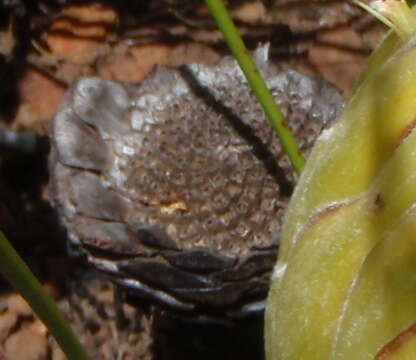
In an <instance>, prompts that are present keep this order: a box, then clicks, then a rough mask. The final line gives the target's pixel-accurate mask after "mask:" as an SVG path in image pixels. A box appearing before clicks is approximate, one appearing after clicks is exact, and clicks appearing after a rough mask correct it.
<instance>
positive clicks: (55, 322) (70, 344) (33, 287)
mask: <svg viewBox="0 0 416 360" xmlns="http://www.w3.org/2000/svg"><path fill="white" fill-rule="evenodd" d="M0 272H1V273H2V274H3V276H4V277H5V278H6V279H7V281H9V282H10V283H11V284H12V285H13V286H14V287H15V288H16V290H17V291H18V292H19V293H20V294H21V295H22V296H23V297H24V298H25V300H26V301H27V302H28V304H29V305H30V306H31V307H32V309H33V310H34V311H35V313H36V314H37V315H38V316H39V318H40V319H41V320H42V321H43V323H44V324H45V325H46V326H47V328H48V329H49V331H50V332H51V334H52V335H53V336H54V338H55V339H56V341H57V342H58V344H59V345H60V346H61V349H62V350H63V352H64V353H65V355H66V356H67V358H68V359H69V360H89V359H90V357H89V356H88V354H87V352H86V351H85V349H84V347H83V346H82V345H81V343H80V342H79V341H78V339H77V337H76V336H75V334H74V332H73V331H72V329H71V327H70V326H69V324H68V322H67V320H66V319H65V317H64V316H63V314H62V313H61V311H60V310H59V309H58V307H57V305H56V304H55V302H54V301H53V300H52V298H51V297H50V296H49V295H48V294H47V293H46V292H45V290H43V288H42V285H41V284H40V282H39V281H38V280H37V279H36V277H35V276H34V275H33V273H32V272H31V271H30V269H29V267H28V266H27V265H26V264H25V263H24V261H23V260H22V259H21V258H20V256H19V255H18V254H17V252H16V251H15V250H14V248H13V247H12V246H11V244H10V243H9V241H8V240H7V238H6V237H5V236H4V234H3V233H2V232H0Z"/></svg>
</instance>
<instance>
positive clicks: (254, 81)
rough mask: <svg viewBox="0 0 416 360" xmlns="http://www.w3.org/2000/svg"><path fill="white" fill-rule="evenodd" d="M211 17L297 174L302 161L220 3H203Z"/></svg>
mask: <svg viewBox="0 0 416 360" xmlns="http://www.w3.org/2000/svg"><path fill="white" fill-rule="evenodd" d="M206 3H207V5H208V7H209V9H210V11H211V14H212V16H213V17H214V19H215V21H216V22H217V25H218V27H219V28H220V30H221V31H222V33H223V34H224V38H225V41H226V42H227V44H228V46H229V48H230V50H231V52H232V54H233V55H234V57H235V58H236V60H237V62H238V64H239V65H240V67H241V69H242V71H243V73H244V75H245V76H246V78H247V81H248V84H249V86H250V88H251V89H252V90H253V92H254V94H255V96H256V97H257V99H258V101H259V102H260V104H261V106H262V108H263V110H264V112H265V113H266V115H267V118H268V119H269V121H270V123H271V125H272V126H273V129H274V130H275V132H276V134H277V136H278V138H279V140H280V142H281V144H282V148H283V151H285V152H286V154H287V155H288V157H289V159H290V161H291V163H292V166H293V168H294V169H295V171H296V172H297V173H298V174H299V173H300V172H301V171H302V169H303V167H304V164H305V160H304V158H303V156H302V154H301V153H300V149H299V145H298V143H297V141H296V139H295V137H294V135H293V133H292V132H291V130H290V129H289V127H288V126H287V124H286V122H285V120H284V116H283V114H282V111H281V110H280V108H279V106H278V105H277V104H276V102H275V101H274V99H273V96H272V94H271V92H270V91H269V89H268V88H267V86H266V83H265V82H264V80H263V78H262V76H261V75H260V72H259V71H258V69H257V67H256V65H255V63H254V61H253V60H252V59H251V56H250V54H249V52H248V50H247V48H246V47H245V45H244V42H243V40H242V39H241V37H240V35H239V34H238V31H237V29H236V27H235V25H234V23H233V20H232V19H231V17H230V15H229V13H228V11H227V9H226V7H225V6H224V3H223V1H222V0H206Z"/></svg>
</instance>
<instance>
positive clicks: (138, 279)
mask: <svg viewBox="0 0 416 360" xmlns="http://www.w3.org/2000/svg"><path fill="white" fill-rule="evenodd" d="M255 57H256V60H257V62H258V65H259V66H260V68H261V70H262V71H263V73H264V75H265V76H266V78H267V81H268V85H269V86H270V88H271V89H272V92H273V94H274V96H275V97H276V98H277V99H279V101H280V102H281V104H282V106H283V108H284V111H285V112H286V113H287V114H288V116H289V120H290V121H289V123H290V126H291V127H292V128H293V130H294V131H295V133H297V135H298V140H299V141H300V144H301V147H302V150H303V151H304V152H305V153H307V150H308V149H309V147H310V146H311V144H312V143H313V140H314V138H315V137H316V135H317V134H318V133H319V132H320V130H321V129H322V128H323V127H324V126H325V125H326V124H327V123H328V122H329V121H331V119H333V118H334V117H335V116H336V114H337V113H338V111H339V109H340V106H341V103H342V101H341V97H340V96H339V94H338V93H337V92H336V91H335V89H334V88H332V87H331V86H329V85H328V84H326V83H324V82H322V81H319V80H316V79H311V78H308V77H305V76H302V75H300V74H298V73H296V72H293V71H286V72H285V71H281V70H280V69H279V68H277V67H275V66H273V65H271V64H270V63H269V62H268V51H267V47H264V48H261V49H259V50H258V51H257V52H256V55H255ZM51 139H52V143H53V151H52V154H51V159H50V166H51V177H52V182H51V191H52V194H53V196H54V202H55V205H56V206H57V208H58V209H59V211H60V216H61V219H62V221H63V223H64V225H65V226H66V227H67V229H68V232H69V234H70V238H71V241H72V243H73V244H74V245H75V246H80V247H81V251H82V252H85V254H86V256H87V258H88V260H89V261H90V263H91V264H93V265H94V266H96V267H97V268H99V269H100V270H103V271H105V272H106V273H108V274H110V275H111V276H112V278H113V279H114V280H115V281H117V282H118V283H120V284H122V285H123V286H124V287H126V288H128V289H130V291H131V292H133V293H135V294H136V295H137V296H142V297H150V298H151V299H152V300H153V301H156V302H160V303H162V304H164V305H167V306H170V307H171V308H174V309H178V310H185V311H190V312H196V313H198V312H201V313H204V312H205V313H211V314H214V315H215V314H221V315H223V314H224V313H229V314H231V313H234V312H236V313H238V312H239V313H244V312H251V311H258V310H260V309H261V308H262V306H263V303H262V300H263V299H264V297H265V294H266V292H267V289H268V280H269V276H270V270H271V267H272V264H273V262H274V259H275V251H276V247H277V245H278V237H277V233H278V231H279V229H280V217H281V214H282V212H283V210H284V207H285V205H286V202H287V199H288V196H289V194H290V191H291V186H292V185H291V183H292V181H293V174H292V173H291V170H290V165H289V164H288V161H287V159H286V157H285V156H284V155H283V154H282V151H281V148H280V144H279V142H278V140H277V138H276V137H275V135H274V133H273V130H272V128H271V126H270V125H269V124H268V122H267V121H266V119H265V116H264V114H263V112H262V111H261V109H260V107H259V105H257V104H256V102H255V101H254V100H253V99H252V97H251V95H250V92H249V91H248V89H247V86H246V83H245V79H244V77H243V75H242V73H241V70H240V69H239V67H238V66H237V64H236V62H235V61H234V60H232V59H231V58H225V59H224V60H222V61H221V62H220V63H219V64H218V65H216V66H212V67H209V66H204V65H191V66H188V67H187V68H186V69H183V70H175V69H168V68H164V67H159V68H157V70H156V71H155V72H154V73H153V74H152V75H151V76H149V77H148V78H147V79H146V80H145V81H144V82H143V83H142V84H141V85H140V86H137V87H134V86H127V85H123V84H120V83H114V82H110V81H106V80H103V79H94V78H90V79H82V80H80V81H79V82H78V83H77V84H75V85H74V87H73V88H72V89H71V90H70V93H69V94H68V95H67V97H66V101H65V103H64V104H63V105H62V107H61V111H60V112H59V114H58V115H57V116H56V117H55V120H54V122H53V126H52V131H51ZM182 203H183V204H186V211H183V209H182V208H183V206H182V205H181V206H180V207H179V208H178V209H175V210H176V211H166V208H165V206H166V204H182ZM161 205H162V206H161ZM178 210H179V211H178ZM102 251H104V253H105V254H106V255H105V256H104V257H103V256H102V255H101V254H102ZM124 256H128V258H124Z"/></svg>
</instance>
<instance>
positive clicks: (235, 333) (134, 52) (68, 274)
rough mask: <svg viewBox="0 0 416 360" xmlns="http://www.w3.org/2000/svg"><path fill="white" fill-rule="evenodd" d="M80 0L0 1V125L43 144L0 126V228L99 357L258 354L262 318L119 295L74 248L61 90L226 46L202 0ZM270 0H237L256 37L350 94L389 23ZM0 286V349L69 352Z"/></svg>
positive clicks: (190, 59)
mask: <svg viewBox="0 0 416 360" xmlns="http://www.w3.org/2000/svg"><path fill="white" fill-rule="evenodd" d="M78 3H79V2H76V1H69V0H67V1H52V0H51V1H35V2H33V3H32V2H29V1H27V2H25V1H14V2H13V1H9V2H6V1H4V2H2V4H3V5H0V6H2V7H1V8H0V78H1V82H0V120H1V124H0V131H4V129H5V128H9V129H12V130H14V131H23V130H28V129H29V130H31V131H35V132H36V135H37V137H36V146H35V147H34V148H32V149H29V150H31V151H30V152H29V153H24V152H22V151H16V150H14V149H10V148H9V147H8V146H7V144H5V143H4V140H3V135H1V134H2V133H1V134H0V146H1V164H0V228H1V229H2V230H3V231H5V233H6V234H7V236H8V237H9V238H10V240H11V241H13V243H14V245H15V246H16V248H17V249H18V250H19V252H20V253H21V254H22V255H23V256H24V258H25V259H26V261H28V263H29V264H30V266H31V268H32V269H33V270H34V272H35V273H36V274H37V275H38V276H39V277H40V279H42V281H43V283H44V284H45V285H44V286H45V288H46V289H47V290H48V291H49V292H50V293H51V294H52V296H53V297H54V298H55V299H56V300H57V301H58V302H59V305H60V306H61V308H62V309H63V310H64V311H65V313H66V314H67V316H68V318H69V320H70V321H71V323H72V324H73V326H74V328H75V329H76V331H77V334H79V336H80V338H81V340H82V341H83V342H84V343H85V344H86V345H87V348H88V350H89V351H90V353H91V354H92V356H93V357H94V358H97V359H151V358H157V359H185V358H196V357H198V358H214V357H215V358H217V359H232V358H237V357H240V358H241V359H243V358H251V359H254V358H259V359H261V358H262V355H261V322H259V320H258V319H254V320H253V319H249V320H246V321H244V322H241V323H239V324H237V325H227V326H222V325H221V326H219V325H210V326H207V327H204V328H200V327H198V328H195V326H194V325H191V324H188V323H183V322H181V321H179V320H178V319H172V318H171V317H170V316H167V315H166V314H163V313H161V312H153V311H152V310H151V309H150V308H149V307H147V306H144V305H143V304H139V305H138V306H132V305H129V304H127V303H125V302H123V299H118V301H116V300H117V299H114V294H115V292H114V289H113V285H112V284H111V283H109V282H108V281H106V280H105V279H102V278H100V277H97V276H96V275H95V274H94V273H90V272H88V271H87V270H85V269H84V268H83V267H82V264H80V262H79V261H77V260H76V259H75V260H74V259H70V258H69V257H68V256H67V254H66V250H65V232H64V230H63V229H61V228H60V227H59V221H58V220H57V219H56V217H55V213H54V212H53V210H52V209H51V208H50V206H49V205H48V201H47V200H48V199H47V191H46V184H47V166H46V156H47V152H48V141H47V138H46V136H45V135H46V133H47V126H48V122H49V121H50V119H51V118H52V117H53V115H54V113H55V112H56V109H57V106H58V104H59V102H60V100H61V98H62V96H63V94H64V92H65V89H66V88H67V87H68V86H69V85H70V84H71V83H72V82H73V81H74V80H75V79H76V78H78V77H79V76H86V75H98V76H103V77H106V78H110V79H117V80H121V81H129V82H134V83H137V82H140V81H141V80H142V79H143V78H144V77H145V76H146V75H147V74H148V73H149V72H150V71H151V70H152V68H153V67H154V66H155V64H164V65H170V66H178V65H181V64H186V63H194V62H205V63H214V62H215V61H217V60H218V59H219V58H220V57H221V56H223V55H224V54H226V53H227V50H226V46H225V45H224V44H223V42H222V41H221V35H220V34H219V32H218V31H217V30H216V29H215V26H214V24H213V23H212V21H211V20H210V18H209V15H208V13H207V9H206V8H205V7H204V6H201V5H200V3H199V2H195V1H194V2H193V1H153V2H149V3H147V2H144V3H146V5H143V4H142V2H126V1H119V2H115V1H113V2H112V1H106V2H105V3H104V2H103V3H100V2H94V3H89V2H88V4H85V3H86V2H83V5H77V4H78ZM273 3H274V5H273V4H268V3H267V4H266V2H260V1H259V2H256V1H230V6H231V8H232V11H233V15H234V17H235V19H236V20H237V23H238V25H239V28H240V31H241V32H242V33H243V34H244V36H245V40H246V42H247V44H248V45H249V46H250V48H254V47H255V46H256V44H257V43H259V42H265V41H271V44H272V53H273V58H274V59H275V60H276V61H278V62H280V63H281V64H282V65H283V66H288V67H294V68H296V69H298V70H300V71H302V72H305V73H308V74H314V75H317V76H321V77H323V78H325V79H326V80H328V81H330V82H332V83H333V84H334V85H336V86H337V87H338V88H339V89H340V90H341V91H342V92H343V94H344V95H345V96H346V97H348V95H349V94H350V92H351V89H352V86H353V83H354V80H355V79H356V77H357V75H358V73H359V71H360V70H361V69H362V67H363V65H364V64H365V59H366V57H367V56H368V54H369V53H370V51H371V50H372V49H373V48H374V46H375V45H376V44H377V43H378V41H379V40H380V38H381V36H382V33H383V32H384V29H383V27H382V26H381V25H378V24H377V22H376V21H374V20H372V19H371V18H370V17H369V16H366V15H363V13H362V12H361V11H360V10H358V9H357V8H355V7H353V6H351V5H350V4H349V3H348V2H347V1H333V0H332V1H330V0H328V1H319V2H313V1H293V0H280V1H275V2H273ZM0 289H1V291H2V293H1V298H0V358H2V359H3V358H4V359H22V360H25V359H54V360H55V359H63V358H64V356H63V355H62V353H61V352H60V350H59V348H58V347H57V346H56V344H55V343H54V342H53V340H52V339H51V337H50V336H49V334H48V331H47V329H46V328H45V327H44V326H43V324H42V323H41V322H40V321H39V320H37V319H36V317H35V316H34V315H33V313H32V312H31V310H30V308H29V307H28V306H27V305H26V304H25V302H24V301H23V300H22V299H21V298H20V296H19V295H17V294H16V293H14V292H13V291H11V290H10V289H9V287H8V286H7V284H5V283H1V287H0ZM120 308H121V309H120ZM120 314H121V315H120ZM155 318H156V319H158V322H157V325H155ZM179 328H180V329H181V331H179V332H178V329H179ZM247 329H251V330H247ZM247 339H250V341H249V340H247ZM184 342H185V343H187V346H179V345H178V344H179V343H184ZM241 344H247V346H246V347H242V346H241ZM250 349H251V350H250ZM250 351H252V352H250ZM184 354H186V355H184ZM241 354H244V356H243V355H241Z"/></svg>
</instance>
